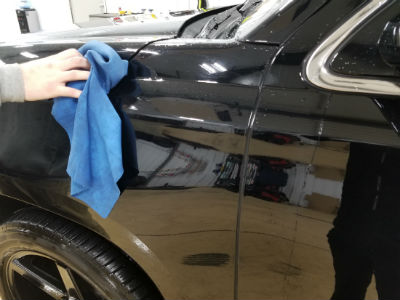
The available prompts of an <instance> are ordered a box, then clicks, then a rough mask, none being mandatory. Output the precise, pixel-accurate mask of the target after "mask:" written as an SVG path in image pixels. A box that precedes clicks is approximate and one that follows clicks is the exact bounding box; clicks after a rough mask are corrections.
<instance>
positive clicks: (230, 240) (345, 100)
mask: <svg viewBox="0 0 400 300" xmlns="http://www.w3.org/2000/svg"><path fill="white" fill-rule="evenodd" d="M366 2H367V1H362V0H351V1H298V2H296V3H295V4H293V5H292V6H290V7H289V8H288V9H287V10H286V11H284V12H282V13H281V14H278V15H277V16H276V17H275V18H274V19H273V20H272V21H270V22H268V23H266V24H263V25H262V26H261V27H260V30H259V31H257V32H256V33H255V34H254V35H253V36H250V37H249V38H248V39H246V40H242V41H237V40H207V39H194V38H187V37H185V38H182V37H177V38H173V37H171V36H168V35H165V36H160V37H159V39H160V41H157V39H147V38H135V37H130V40H129V39H128V40H126V41H123V40H122V41H121V40H118V39H113V38H111V37H110V38H109V39H110V42H111V43H110V45H112V46H113V47H114V48H115V49H116V50H117V51H118V52H119V53H120V55H121V56H122V57H123V58H126V59H130V62H131V65H132V67H134V68H142V69H143V70H144V71H143V73H142V74H143V76H141V77H139V78H137V82H138V83H139V84H140V87H141V89H142V94H141V96H139V97H135V98H132V97H129V95H128V96H127V95H126V94H125V93H124V91H123V90H118V89H117V90H115V91H114V92H113V93H114V95H115V96H121V97H123V101H124V107H125V111H126V113H127V114H128V115H129V117H130V118H131V121H132V124H133V126H134V127H135V129H136V132H137V137H138V143H139V144H140V145H141V147H142V149H143V151H142V152H140V151H139V168H140V169H141V170H142V171H143V173H142V174H140V179H138V180H136V181H134V182H133V183H132V184H131V186H130V187H129V189H128V190H127V191H125V192H124V194H122V196H121V199H120V200H119V201H118V203H117V205H116V206H115V208H114V210H113V211H112V213H111V215H110V217H109V218H107V219H101V218H100V217H99V216H97V215H96V214H95V213H94V212H93V211H91V210H89V209H88V208H87V207H86V206H85V205H83V204H82V203H81V202H80V201H79V200H77V199H73V198H71V197H70V196H69V182H68V178H67V177H66V176H65V174H62V173H63V172H62V170H63V166H65V164H66V160H67V154H68V151H66V150H67V145H68V141H67V137H66V135H65V134H63V132H62V130H61V129H60V128H59V127H58V125H57V124H56V123H55V122H54V121H52V120H51V118H50V117H49V112H50V109H51V102H44V103H35V104H29V105H27V104H5V105H3V107H2V113H3V114H6V113H11V112H15V113H18V112H19V113H20V116H21V117H22V118H30V117H31V118H32V119H31V120H30V123H29V124H30V126H33V127H34V128H35V130H34V132H32V133H31V134H33V136H32V137H33V138H31V139H30V140H31V143H32V144H31V151H32V153H33V154H34V153H36V154H37V156H36V157H37V158H39V160H40V159H44V163H48V162H46V161H45V160H46V156H45V155H43V151H42V149H38V148H36V149H35V144H34V140H35V132H36V134H37V133H38V132H40V131H41V129H42V131H43V128H44V127H46V130H48V132H51V133H55V135H56V136H57V139H58V140H57V141H55V142H56V143H57V145H56V147H59V148H60V149H64V151H61V152H57V153H58V156H56V159H55V161H57V162H58V163H59V164H60V166H59V167H58V170H59V172H58V171H57V175H58V176H55V174H54V173H51V171H49V170H50V169H51V168H50V169H47V171H46V170H45V171H42V170H41V171H40V172H39V171H38V169H35V168H31V169H29V170H27V169H24V168H25V167H26V165H25V166H22V167H19V166H18V162H21V161H24V160H23V158H24V157H27V155H26V151H25V149H22V150H20V152H18V150H17V148H14V150H13V151H17V152H15V153H14V157H13V158H12V159H10V161H7V162H4V161H2V162H1V164H2V169H1V174H0V193H1V194H2V195H4V196H7V198H4V200H2V201H4V202H3V203H5V204H7V205H8V204H9V206H10V207H13V205H14V206H17V207H19V205H20V204H19V201H22V202H23V203H27V204H29V205H35V206H38V207H41V208H43V209H46V210H49V211H51V212H54V213H56V214H58V215H60V216H63V217H65V218H68V219H70V220H73V221H75V222H77V223H79V224H81V225H83V226H85V227H87V228H89V229H91V230H93V231H94V232H96V233H98V234H100V235H101V236H103V237H104V238H105V239H107V240H109V241H110V242H112V243H114V244H115V245H116V246H118V247H119V248H120V249H122V251H124V252H125V253H127V254H128V255H129V256H130V257H131V258H132V259H133V260H135V261H136V262H137V263H138V264H139V265H140V266H141V267H142V268H143V269H144V271H145V272H146V273H147V274H148V275H149V277H150V278H151V279H152V280H153V281H154V283H155V284H156V285H157V286H158V288H159V289H160V291H161V293H162V294H163V296H164V297H165V298H187V299H197V298H233V297H236V298H239V299H248V298H268V297H270V298H281V297H289V298H293V297H297V296H298V297H300V298H301V297H306V298H307V297H314V298H318V297H319V298H321V297H329V296H330V295H329V287H327V286H324V285H321V289H324V290H326V293H327V294H318V293H319V290H318V289H316V292H315V294H312V293H311V292H310V291H308V292H307V291H306V292H304V294H293V293H294V291H295V289H293V291H290V289H287V288H286V289H284V290H283V291H275V290H274V287H273V285H274V284H269V283H268V282H269V281H268V280H275V279H274V278H275V277H274V276H277V275H276V274H281V273H282V274H286V275H285V276H286V277H285V281H287V282H290V280H294V279H293V278H297V277H296V276H300V275H301V268H306V267H305V266H300V267H299V266H297V265H296V264H295V263H294V262H293V261H292V257H293V255H291V254H290V253H288V252H287V250H286V248H285V247H286V246H285V244H284V243H283V242H282V241H286V240H287V241H289V242H290V243H293V245H304V244H306V243H302V242H298V243H296V241H294V240H293V241H292V237H289V236H288V235H287V234H286V233H285V232H281V231H279V230H278V229H275V227H274V226H275V225H274V224H276V222H278V223H279V222H282V221H273V220H269V219H266V217H265V216H267V215H268V216H269V215H273V214H274V213H271V209H272V208H271V207H269V206H264V204H265V205H266V204H268V203H269V202H266V201H264V200H265V197H267V199H268V200H271V199H275V198H274V197H272V198H268V197H270V196H271V193H270V191H269V192H267V193H266V192H265V191H263V192H264V193H260V192H259V191H258V190H257V182H255V183H254V182H251V181H249V180H247V178H245V177H244V176H243V175H244V171H243V170H244V169H245V168H246V169H248V170H249V167H248V166H250V165H251V164H255V165H257V164H259V162H260V161H261V162H262V164H265V161H268V162H269V163H270V158H271V157H275V158H276V157H277V158H280V159H282V160H284V161H285V163H287V165H288V166H287V168H289V167H290V165H291V164H298V165H299V166H296V167H297V168H299V169H301V168H306V166H317V167H324V168H327V167H328V168H336V169H338V170H340V171H343V170H345V165H346V156H345V155H342V154H341V153H339V154H338V153H336V152H334V153H331V154H332V155H333V156H332V157H335V160H333V159H332V160H330V159H324V158H321V157H320V156H319V154H320V153H321V152H320V149H324V151H325V150H326V149H325V148H324V146H323V142H325V141H339V142H352V141H359V142H364V143H371V144H380V145H387V146H391V147H398V146H399V141H398V137H397V135H396V133H395V132H394V131H393V129H392V128H391V127H390V126H389V124H388V122H387V121H386V119H385V117H384V116H383V115H382V113H381V112H380V110H379V106H377V105H376V102H374V100H375V97H370V96H368V95H356V94H355V95H350V94H343V93H332V92H329V91H322V90H319V89H316V88H314V87H312V86H310V85H309V84H307V83H306V82H305V81H304V80H303V79H304V78H302V67H303V62H304V60H305V59H306V57H307V55H309V53H310V51H311V50H312V49H313V48H314V47H315V45H317V44H318V43H319V42H320V41H321V40H323V38H324V37H325V36H326V35H327V34H329V33H330V32H331V31H332V30H333V29H334V28H335V27H336V26H339V25H340V24H341V22H342V21H343V20H345V19H346V18H347V17H349V16H350V15H351V14H352V13H354V11H355V10H356V9H357V8H359V7H360V6H362V5H363V4H365V3H366ZM392 4H393V5H395V6H396V5H398V4H396V3H395V1H392ZM382 15H386V13H383V14H382ZM389 15H391V13H390V14H389ZM378 18H379V17H378ZM390 19H391V18H390ZM388 21H389V20H388ZM384 23H385V22H383V21H382V24H384ZM282 24H284V25H285V26H282ZM381 27H382V26H381ZM381 27H379V28H381ZM100 35H101V34H100ZM355 38H356V39H357V36H356V37H355ZM87 39H90V37H87ZM107 39H108V38H105V39H104V40H105V41H107ZM121 39H123V37H121ZM135 39H136V40H135ZM373 41H374V43H375V44H374V45H367V46H371V47H377V45H376V43H377V42H378V41H377V40H376V39H373ZM82 42H84V41H78V42H77V43H69V44H66V43H62V40H61V42H60V43H57V44H53V45H52V44H51V42H49V43H46V44H33V45H32V46H31V45H29V46H26V45H25V46H23V45H22V48H16V47H15V46H8V47H2V48H0V55H1V56H0V58H1V59H2V60H3V61H4V62H7V63H11V62H23V61H26V60H27V59H26V58H25V57H24V56H21V55H19V54H17V53H18V52H22V51H29V52H31V53H34V54H36V55H38V56H40V57H43V56H46V55H48V54H51V53H55V52H58V51H60V50H62V49H65V48H68V47H71V46H72V47H79V45H81V44H82ZM355 43H356V42H355ZM24 47H26V48H24ZM348 47H349V49H351V44H350V45H349V46H348ZM346 49H347V48H344V51H347V50H346ZM17 51H18V52H17ZM371 53H372V52H371ZM371 53H369V52H363V56H362V57H361V56H360V57H361V58H362V59H363V60H365V61H369V60H370V59H376V56H374V55H372V54H371ZM374 53H375V54H376V52H374ZM369 54H371V56H370V57H368V55H369ZM341 61H342V62H343V65H341V63H340V62H341ZM346 66H347V65H346V64H345V61H344V60H343V59H342V60H341V59H340V56H338V58H337V60H335V62H334V64H333V67H334V68H336V69H338V70H342V67H343V68H345V67H346ZM379 66H382V68H383V69H385V68H386V69H387V66H383V65H382V64H380V65H379ZM386 69H385V70H386ZM380 70H381V69H380V68H379V69H378V72H374V74H371V75H375V76H381V75H385V76H386V75H387V73H388V71H382V72H381V71H380ZM348 74H350V73H349V72H348ZM363 74H364V73H363ZM367 75H368V74H367ZM390 75H391V76H395V75H396V73H390ZM381 100H382V99H381ZM384 101H389V103H391V102H390V101H391V100H390V99H389V100H384ZM355 107H356V109H354V108H355ZM381 107H383V106H381ZM31 112H35V113H34V114H33V116H29V113H31ZM39 114H41V115H39ZM43 115H44V116H46V117H41V116H43ZM385 116H387V114H386V115H385ZM4 119H6V118H4ZM0 122H1V121H0ZM4 126H5V125H4ZM9 126H11V125H9ZM35 126H36V127H35ZM49 126H50V127H49ZM11 127H12V126H11ZM11 127H10V128H11ZM49 128H50V129H49ZM21 134H23V133H21ZM271 136H272V137H271ZM45 138H46V136H44V137H41V139H43V140H44V139H45ZM299 139H300V140H301V141H302V143H301V144H300V145H301V146H300V147H299V148H296V151H295V152H293V153H292V152H288V153H289V154H287V153H286V152H285V151H286V150H287V149H289V148H288V147H286V146H290V145H291V144H292V143H295V142H296V141H298V140H299ZM53 142H54V141H53ZM50 144H51V143H49V145H50ZM286 144H287V145H286ZM275 145H277V148H276V149H277V150H276V151H278V152H280V151H281V153H280V154H279V155H278V154H277V152H276V151H275V150H274V151H275V152H274V151H272V152H269V151H271V150H270V149H275V148H274V147H275ZM53 146H54V145H53ZM267 146H268V147H267ZM280 147H281V148H280ZM146 149H147V150H149V149H153V150H154V149H157V151H158V152H157V153H159V155H160V157H161V154H162V155H164V156H163V157H164V158H163V159H160V158H159V157H157V156H156V155H154V157H145V156H143V157H142V156H140V155H141V154H142V155H143V154H144V153H146ZM35 151H36V152H35ZM327 151H330V150H329V149H328V150H327ZM0 152H1V151H0ZM147 152H148V153H149V151H147ZM323 153H325V152H323ZM0 158H1V159H4V158H3V157H1V156H0ZM26 159H27V161H26V162H27V165H29V163H30V161H29V158H28V157H27V158H26ZM155 161H157V163H155ZM222 161H225V162H227V163H226V164H225V165H223V167H224V168H226V169H228V168H238V167H239V168H238V169H237V172H236V173H237V174H238V175H237V176H234V178H228V179H226V178H225V179H224V178H222V177H223V172H222V171H221V168H222V166H220V165H219V164H221V162H222ZM216 162H217V163H216ZM228 162H229V165H228ZM13 163H15V165H13ZM4 164H9V166H8V167H6V168H5V167H4ZM182 164H183V165H182ZM18 168H20V170H18ZM21 170H22V171H21ZM282 170H283V169H279V172H281V171H282ZM213 171H215V173H214V174H215V176H214V177H212V179H210V180H205V179H204V178H203V177H204V176H203V177H202V176H201V174H206V173H207V174H208V173H212V172H213ZM250 171H251V170H250ZM250 171H249V172H250ZM46 172H48V173H47V174H46ZM202 172H203V173H202ZM343 172H344V171H343ZM44 173H45V174H44ZM199 174H200V176H199ZM239 174H240V176H239ZM172 177H173V180H172V179H168V178H172ZM258 187H260V186H258ZM260 195H264V196H260ZM272 196H276V195H272ZM263 197H264V198H263ZM260 199H264V200H260ZM15 201H18V202H15ZM14 203H18V204H14ZM12 210H13V208H12V209H9V210H8V209H4V210H2V212H3V211H4V212H6V213H4V215H7V214H8V213H9V212H10V211H12ZM295 214H297V215H299V216H300V217H304V215H305V217H307V216H308V217H309V214H307V213H306V212H305V211H301V209H298V210H296V212H295ZM286 216H287V214H286V212H285V213H283V214H282V217H281V216H280V215H278V218H277V220H280V219H285V218H286ZM311 217H312V216H311ZM311 217H310V218H311ZM288 218H289V217H288ZM274 222H275V223H274ZM290 222H292V221H288V224H289V223H290ZM301 222H304V220H303V219H302V220H301V221H296V228H297V224H298V223H299V224H303V223H301ZM321 222H322V221H321ZM324 222H325V221H324ZM282 224H283V225H285V224H284V223H283V222H282ZM321 224H322V223H321ZM290 226H292V223H290ZM290 226H289V225H288V227H290ZM293 226H294V225H293ZM324 226H326V224H325V225H324ZM271 228H272V229H271ZM277 232H279V233H277ZM274 234H275V235H276V236H278V235H280V236H281V239H277V240H274V239H270V237H271V236H272V237H273V236H274ZM281 243H282V244H281ZM271 244H276V245H282V246H279V247H281V248H280V250H279V251H277V252H275V251H276V249H274V250H272V248H273V247H270V246H269V245H271ZM310 244H312V245H314V246H318V247H320V243H319V242H318V243H314V242H310ZM306 246H307V247H311V246H310V245H309V244H307V245H306ZM279 247H278V248H279ZM324 247H325V246H324ZM320 248H321V247H320ZM322 248H323V247H322ZM307 249H308V252H309V254H310V255H315V256H317V257H318V255H320V252H318V251H319V250H315V249H316V247H314V248H307ZM239 250H240V252H239ZM239 253H240V256H239ZM321 253H324V255H325V254H326V251H325V249H324V251H323V252H321ZM292 254H293V253H292ZM274 256H277V257H279V259H278V260H280V261H281V264H276V262H273V263H271V262H270V261H269V260H268V259H266V257H274ZM313 272H316V271H315V270H313V271H312V272H311V271H310V272H309V273H312V275H313V276H317V275H321V274H320V273H318V272H316V273H313ZM288 274H289V275H288ZM321 276H324V275H321ZM287 278H289V279H287ZM271 282H274V281H271ZM291 292H293V293H292V294H291Z"/></svg>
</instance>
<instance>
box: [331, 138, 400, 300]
mask: <svg viewBox="0 0 400 300" xmlns="http://www.w3.org/2000/svg"><path fill="white" fill-rule="evenodd" d="M399 171H400V150H396V149H393V148H387V147H382V146H374V145H367V144H357V143H352V144H351V146H350V157H349V161H348V165H347V173H346V178H345V180H344V185H343V193H342V204H341V207H340V209H339V212H338V216H337V218H336V219H335V221H334V228H333V229H332V230H331V231H330V232H329V234H328V240H329V244H330V247H331V251H332V256H333V264H334V268H335V272H336V274H335V281H336V282H335V291H334V293H333V296H332V299H364V297H365V294H366V291H367V288H368V286H369V284H370V283H371V279H372V275H375V280H376V288H377V291H378V296H379V299H400V284H399V283H400V183H399V180H398V176H399Z"/></svg>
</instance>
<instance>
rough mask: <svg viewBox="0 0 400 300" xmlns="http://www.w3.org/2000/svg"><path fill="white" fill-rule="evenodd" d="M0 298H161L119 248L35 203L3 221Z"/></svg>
mask: <svg viewBox="0 0 400 300" xmlns="http://www.w3.org/2000/svg"><path fill="white" fill-rule="evenodd" d="M0 276H1V278H0V299H7V300H8V299H41V300H44V299H74V298H75V299H81V298H82V299H89V300H91V299H162V296H161V295H160V293H159V292H158V290H157V288H156V287H155V285H154V284H153V283H152V282H151V280H150V279H149V278H148V277H147V275H146V274H145V273H144V272H143V271H142V270H141V269H140V267H139V266H138V265H137V264H135V263H134V262H133V261H132V260H131V259H130V258H129V257H127V256H126V255H125V254H124V253H122V251H121V250H119V249H118V248H117V247H115V246H114V245H112V244H111V243H109V242H107V241H105V240H104V239H103V238H101V237H100V236H98V235H97V234H95V233H93V232H91V231H89V230H87V229H86V228H83V227H81V226H79V225H77V224H75V223H73V222H71V221H68V220H65V219H63V218H61V217H58V216H56V215H54V214H51V213H49V212H46V211H42V210H39V209H36V208H28V209H22V210H20V211H18V212H16V213H15V214H14V215H13V216H12V217H11V218H10V219H9V220H8V221H6V222H5V223H3V224H2V226H1V227H0Z"/></svg>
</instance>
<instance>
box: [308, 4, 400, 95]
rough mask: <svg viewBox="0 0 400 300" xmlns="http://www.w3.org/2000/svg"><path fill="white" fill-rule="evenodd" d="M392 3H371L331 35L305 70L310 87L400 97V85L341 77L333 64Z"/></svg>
mask: <svg viewBox="0 0 400 300" xmlns="http://www.w3.org/2000/svg"><path fill="white" fill-rule="evenodd" d="M389 2H391V0H371V1H370V2H369V3H368V4H366V5H365V6H363V7H362V8H361V9H360V10H359V11H357V12H356V13H355V14H354V15H353V16H352V17H351V18H349V19H348V20H347V21H346V22H345V23H344V24H343V25H341V26H340V27H339V28H338V29H336V30H335V31H334V32H333V33H332V34H330V35H329V36H328V38H326V39H325V40H324V41H323V42H322V43H321V44H320V45H318V46H317V47H316V48H315V49H314V50H313V51H312V52H311V55H310V56H309V57H308V59H306V61H305V64H304V67H303V78H304V79H305V80H306V81H308V82H309V83H310V84H312V85H314V86H316V87H319V88H322V89H327V90H333V91H340V92H350V93H363V94H374V95H376V94H379V95H397V96H398V95H400V86H399V83H396V82H392V81H388V80H380V79H371V78H365V77H357V76H346V75H341V74H338V73H335V72H333V71H332V70H331V69H330V63H331V60H332V59H333V58H334V57H335V55H336V54H337V53H338V52H339V51H340V49H341V47H342V46H343V45H344V43H345V42H347V40H348V39H349V38H350V37H351V36H352V35H353V34H354V33H355V32H356V31H357V30H358V29H359V28H360V26H361V25H362V24H364V23H365V21H366V20H368V18H369V17H370V16H372V15H373V14H374V13H375V12H377V11H379V10H380V9H381V8H382V7H384V6H385V5H386V4H388V3H389Z"/></svg>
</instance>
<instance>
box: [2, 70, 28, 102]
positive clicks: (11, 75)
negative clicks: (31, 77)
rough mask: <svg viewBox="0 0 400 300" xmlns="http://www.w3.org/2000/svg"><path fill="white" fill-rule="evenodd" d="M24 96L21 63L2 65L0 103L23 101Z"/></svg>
mask: <svg viewBox="0 0 400 300" xmlns="http://www.w3.org/2000/svg"><path fill="white" fill-rule="evenodd" d="M24 96H25V90H24V79H23V77H22V71H21V68H20V67H19V65H18V64H12V65H0V105H1V103H2V102H23V101H24Z"/></svg>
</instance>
